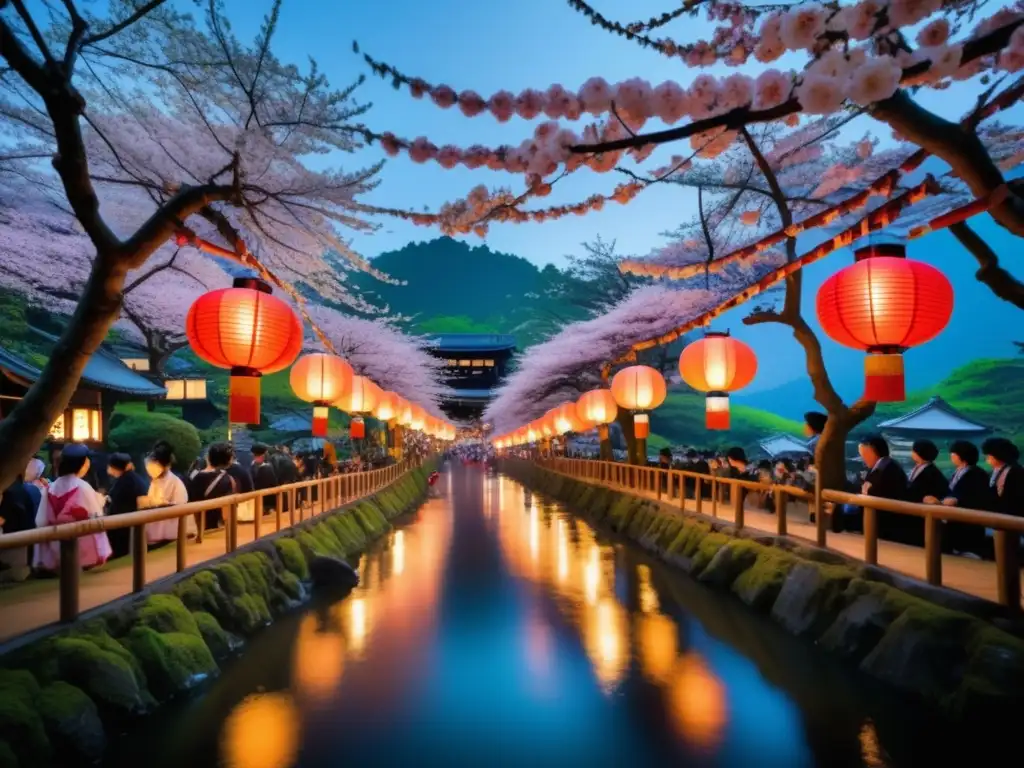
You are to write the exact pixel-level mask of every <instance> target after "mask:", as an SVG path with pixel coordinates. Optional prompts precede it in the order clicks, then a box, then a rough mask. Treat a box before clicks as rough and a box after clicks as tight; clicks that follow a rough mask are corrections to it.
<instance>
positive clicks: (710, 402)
mask: <svg viewBox="0 0 1024 768" xmlns="http://www.w3.org/2000/svg"><path fill="white" fill-rule="evenodd" d="M704 426H705V427H706V428H707V429H719V430H721V429H728V428H729V395H728V394H727V393H726V392H709V393H708V396H707V398H706V399H705V400H704Z"/></svg>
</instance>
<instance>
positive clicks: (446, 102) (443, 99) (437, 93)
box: [430, 85, 459, 109]
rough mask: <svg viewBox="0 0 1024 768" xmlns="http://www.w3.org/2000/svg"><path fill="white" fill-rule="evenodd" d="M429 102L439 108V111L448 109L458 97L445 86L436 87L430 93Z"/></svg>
mask: <svg viewBox="0 0 1024 768" xmlns="http://www.w3.org/2000/svg"><path fill="white" fill-rule="evenodd" d="M430 98H431V100H432V101H433V102H434V103H435V104H437V106H439V107H441V109H448V108H449V107H452V106H454V105H455V102H456V101H458V99H459V97H458V96H457V95H456V94H455V91H454V90H453V89H451V88H450V87H448V86H447V85H438V86H436V87H434V88H432V89H431V91H430Z"/></svg>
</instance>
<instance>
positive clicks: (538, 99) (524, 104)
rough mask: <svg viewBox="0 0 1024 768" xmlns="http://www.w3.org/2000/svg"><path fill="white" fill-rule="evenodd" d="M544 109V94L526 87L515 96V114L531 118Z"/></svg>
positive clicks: (527, 118) (526, 118) (525, 118)
mask: <svg viewBox="0 0 1024 768" xmlns="http://www.w3.org/2000/svg"><path fill="white" fill-rule="evenodd" d="M543 109H544V94H543V93H541V92H540V91H537V90H534V89H533V88H527V89H526V90H525V91H523V92H522V93H520V94H519V95H518V96H517V97H516V114H518V115H519V116H520V117H521V118H523V119H524V120H533V118H535V117H536V116H537V115H539V114H540V113H541V110H543Z"/></svg>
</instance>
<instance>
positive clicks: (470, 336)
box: [432, 333, 516, 352]
mask: <svg viewBox="0 0 1024 768" xmlns="http://www.w3.org/2000/svg"><path fill="white" fill-rule="evenodd" d="M432 341H433V344H434V349H436V350H437V351H438V352H483V351H485V350H489V351H495V352H503V351H507V350H514V349H515V348H516V337H515V336H512V335H510V334H507V333H442V334H440V335H439V336H435V337H433V339H432Z"/></svg>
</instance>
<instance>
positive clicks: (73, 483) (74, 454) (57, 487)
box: [32, 443, 111, 573]
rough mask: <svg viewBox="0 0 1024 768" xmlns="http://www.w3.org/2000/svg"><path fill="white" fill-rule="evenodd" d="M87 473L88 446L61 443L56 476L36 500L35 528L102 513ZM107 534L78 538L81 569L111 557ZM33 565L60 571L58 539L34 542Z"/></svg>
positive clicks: (38, 568)
mask: <svg viewBox="0 0 1024 768" xmlns="http://www.w3.org/2000/svg"><path fill="white" fill-rule="evenodd" d="M88 472H89V449H88V448H87V447H86V446H84V445H82V444H80V443H71V444H69V445H66V446H64V449H63V451H62V452H61V457H60V463H59V464H58V465H57V479H56V480H54V481H53V482H52V483H50V485H49V487H48V488H47V489H46V493H44V494H43V495H42V498H41V499H40V501H39V510H38V512H36V528H45V527H47V526H51V525H65V524H67V523H77V522H80V521H82V520H89V519H91V518H95V517H102V516H103V505H102V503H101V502H100V497H99V495H98V494H97V493H96V491H95V490H93V487H92V486H91V485H89V484H88V483H87V482H85V480H83V479H82V478H83V477H84V476H85V475H86V474H87V473H88ZM110 555H111V549H110V541H109V539H107V534H106V533H102V532H101V533H93V534H90V535H88V536H82V537H80V538H79V539H78V562H79V564H80V565H81V567H82V568H83V569H89V568H95V567H96V566H98V565H103V564H104V563H105V562H107V560H108V559H109V558H110ZM32 567H33V568H35V569H36V570H38V571H43V572H48V573H56V572H58V571H59V570H60V542H57V541H51V542H47V543H45V544H37V545H36V549H35V554H34V556H33V558H32Z"/></svg>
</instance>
